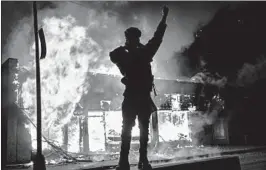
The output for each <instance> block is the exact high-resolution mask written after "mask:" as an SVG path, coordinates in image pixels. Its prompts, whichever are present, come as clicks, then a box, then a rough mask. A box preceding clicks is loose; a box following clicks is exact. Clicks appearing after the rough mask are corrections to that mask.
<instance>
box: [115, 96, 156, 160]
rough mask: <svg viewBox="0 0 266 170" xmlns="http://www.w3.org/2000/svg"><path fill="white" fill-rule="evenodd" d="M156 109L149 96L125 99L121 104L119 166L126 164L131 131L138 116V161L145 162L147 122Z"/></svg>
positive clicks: (147, 133)
mask: <svg viewBox="0 0 266 170" xmlns="http://www.w3.org/2000/svg"><path fill="white" fill-rule="evenodd" d="M155 110H156V107H155V105H154V103H153V101H152V99H151V97H150V96H145V97H143V96H142V97H125V98H124V101H123V103H122V116H123V126H122V134H121V141H122V143H121V152H120V161H119V164H123V163H128V154H129V150H130V142H131V131H132V128H133V127H134V125H135V119H136V117H137V116H138V121H139V129H140V148H139V153H140V157H139V161H140V162H147V161H148V160H147V146H148V140H149V138H148V135H149V122H150V116H151V113H152V112H154V111H155Z"/></svg>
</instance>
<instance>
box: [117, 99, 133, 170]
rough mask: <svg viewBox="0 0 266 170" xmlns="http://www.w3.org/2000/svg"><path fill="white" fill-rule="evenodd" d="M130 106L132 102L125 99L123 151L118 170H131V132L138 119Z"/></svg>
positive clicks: (123, 110) (122, 135)
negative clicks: (129, 157)
mask: <svg viewBox="0 0 266 170" xmlns="http://www.w3.org/2000/svg"><path fill="white" fill-rule="evenodd" d="M130 106H131V103H130V101H129V100H127V99H125V100H124V101H123V104H122V116H123V122H122V123H123V125H122V133H121V151H120V158H119V163H118V167H117V170H120V169H123V170H127V169H129V161H128V155H129V150H130V142H131V131H132V127H133V126H134V125H135V119H136V113H135V112H134V109H132V107H130Z"/></svg>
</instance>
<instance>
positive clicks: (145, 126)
mask: <svg viewBox="0 0 266 170" xmlns="http://www.w3.org/2000/svg"><path fill="white" fill-rule="evenodd" d="M154 107H156V106H155V105H154V103H153V101H152V100H151V99H150V98H148V99H146V100H143V101H142V104H141V107H140V110H139V112H138V121H139V129H140V148H139V165H138V168H139V169H145V170H146V169H147V170H149V169H152V167H151V165H150V164H149V160H148V157H147V152H148V151H147V148H148V141H149V123H150V116H151V113H152V112H153V111H155V110H156V108H154Z"/></svg>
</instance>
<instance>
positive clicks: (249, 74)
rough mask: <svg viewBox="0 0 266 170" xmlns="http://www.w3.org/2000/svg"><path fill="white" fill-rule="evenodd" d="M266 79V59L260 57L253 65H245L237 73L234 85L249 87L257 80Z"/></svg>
mask: <svg viewBox="0 0 266 170" xmlns="http://www.w3.org/2000/svg"><path fill="white" fill-rule="evenodd" d="M265 78H266V57H264V56H263V57H260V58H259V60H258V61H257V62H256V63H255V64H249V63H245V64H244V65H243V66H242V68H241V69H240V70H239V71H238V75H237V79H236V84H237V85H238V86H241V87H249V86H251V85H253V84H254V83H256V82H257V81H258V80H262V79H265Z"/></svg>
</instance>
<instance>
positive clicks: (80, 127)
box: [78, 116, 83, 153]
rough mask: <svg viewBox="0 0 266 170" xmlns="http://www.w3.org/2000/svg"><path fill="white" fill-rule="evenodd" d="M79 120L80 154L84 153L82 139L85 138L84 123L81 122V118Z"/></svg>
mask: <svg viewBox="0 0 266 170" xmlns="http://www.w3.org/2000/svg"><path fill="white" fill-rule="evenodd" d="M78 118H79V152H80V153H81V152H82V145H81V144H82V138H83V135H82V134H83V131H82V121H81V116H79V117H78Z"/></svg>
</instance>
